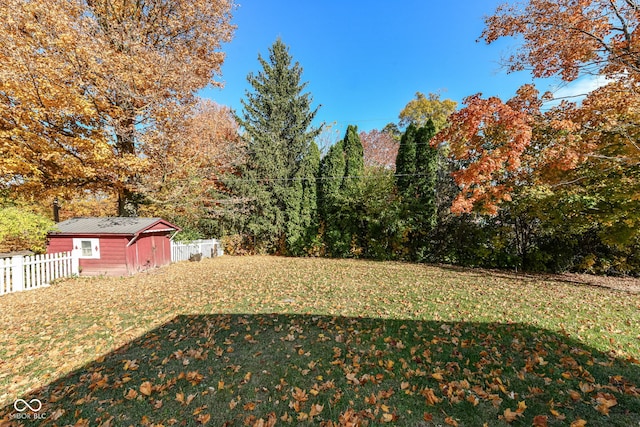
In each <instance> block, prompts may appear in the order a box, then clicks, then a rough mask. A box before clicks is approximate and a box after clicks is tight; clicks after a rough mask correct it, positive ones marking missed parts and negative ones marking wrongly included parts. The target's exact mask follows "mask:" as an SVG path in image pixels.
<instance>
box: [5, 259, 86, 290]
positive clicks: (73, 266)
mask: <svg viewBox="0 0 640 427" xmlns="http://www.w3.org/2000/svg"><path fill="white" fill-rule="evenodd" d="M78 273H79V257H78V256H77V255H75V254H73V253H72V252H61V253H57V254H45V255H32V256H22V255H17V256H14V257H12V258H0V295H4V294H8V293H11V292H20V291H26V290H30V289H36V288H41V287H43V286H49V284H50V283H51V282H52V281H54V280H56V279H59V278H62V277H71V276H73V275H77V274H78Z"/></svg>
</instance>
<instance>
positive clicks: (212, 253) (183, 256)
mask: <svg viewBox="0 0 640 427" xmlns="http://www.w3.org/2000/svg"><path fill="white" fill-rule="evenodd" d="M197 254H202V257H203V258H213V257H217V256H222V255H223V254H224V252H223V250H222V244H221V243H220V241H219V240H218V239H209V240H194V241H192V242H189V243H179V242H174V241H171V262H177V261H187V260H188V259H189V258H191V256H192V255H197Z"/></svg>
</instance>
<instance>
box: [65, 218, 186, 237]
mask: <svg viewBox="0 0 640 427" xmlns="http://www.w3.org/2000/svg"><path fill="white" fill-rule="evenodd" d="M160 221H162V222H165V223H166V224H167V225H168V226H169V227H167V228H171V229H175V228H174V226H173V225H172V224H171V223H169V222H167V221H165V220H163V219H162V218H128V217H103V218H72V219H68V220H66V221H63V222H61V223H58V224H57V230H56V231H54V232H53V234H68V233H72V234H136V233H139V232H141V231H144V230H146V229H147V228H149V227H151V226H153V225H154V224H156V223H157V222H160Z"/></svg>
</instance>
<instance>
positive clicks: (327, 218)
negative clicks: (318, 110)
mask: <svg viewBox="0 0 640 427" xmlns="http://www.w3.org/2000/svg"><path fill="white" fill-rule="evenodd" d="M363 152H364V150H363V148H362V142H361V141H360V137H359V136H358V129H357V128H356V127H355V126H351V125H350V126H348V127H347V132H346V133H345V136H344V139H343V140H342V141H339V142H338V143H336V144H335V145H333V146H332V147H331V148H330V149H329V152H328V153H327V155H326V156H325V157H324V158H323V159H322V162H321V165H320V184H319V189H320V191H319V203H320V214H321V222H322V226H323V229H324V242H325V247H326V252H327V254H328V255H330V256H335V257H346V256H353V255H355V254H354V253H353V250H354V248H355V250H358V249H357V248H359V247H361V246H362V245H361V244H359V243H358V241H359V240H361V239H363V238H364V236H365V232H364V230H363V229H362V221H361V220H362V215H361V214H362V209H363V206H364V205H363V200H362V197H361V193H362V185H361V180H362V175H363V173H364V157H363Z"/></svg>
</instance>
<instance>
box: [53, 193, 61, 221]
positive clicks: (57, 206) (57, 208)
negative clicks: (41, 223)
mask: <svg viewBox="0 0 640 427" xmlns="http://www.w3.org/2000/svg"><path fill="white" fill-rule="evenodd" d="M53 221H54V222H56V223H57V222H60V204H59V203H58V198H57V197H56V198H54V199H53Z"/></svg>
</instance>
